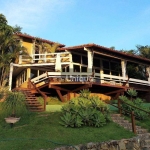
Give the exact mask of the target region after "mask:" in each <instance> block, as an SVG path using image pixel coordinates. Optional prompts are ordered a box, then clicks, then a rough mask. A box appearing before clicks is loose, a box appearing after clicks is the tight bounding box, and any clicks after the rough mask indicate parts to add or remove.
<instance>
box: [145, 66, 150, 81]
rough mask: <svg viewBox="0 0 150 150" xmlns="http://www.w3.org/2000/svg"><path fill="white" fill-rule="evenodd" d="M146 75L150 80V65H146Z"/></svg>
mask: <svg viewBox="0 0 150 150" xmlns="http://www.w3.org/2000/svg"><path fill="white" fill-rule="evenodd" d="M146 75H147V77H148V81H149V82H150V66H148V67H146Z"/></svg>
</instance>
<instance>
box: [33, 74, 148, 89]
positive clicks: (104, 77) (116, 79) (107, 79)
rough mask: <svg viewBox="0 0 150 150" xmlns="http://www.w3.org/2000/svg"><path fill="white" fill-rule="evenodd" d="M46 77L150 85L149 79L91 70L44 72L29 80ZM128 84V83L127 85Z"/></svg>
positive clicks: (119, 84)
mask: <svg viewBox="0 0 150 150" xmlns="http://www.w3.org/2000/svg"><path fill="white" fill-rule="evenodd" d="M48 78H59V79H60V81H61V79H62V81H63V79H67V81H68V82H69V81H70V82H72V81H75V82H96V83H101V84H110V85H118V86H122V85H124V83H125V82H126V81H128V84H130V83H133V84H140V85H146V86H150V82H149V81H144V80H139V79H133V78H129V79H128V78H127V77H126V78H124V77H121V76H114V75H107V74H98V73H95V75H94V76H92V72H91V73H88V72H46V73H44V74H42V75H40V76H38V77H36V78H33V79H32V80H31V81H32V82H34V83H37V82H40V81H43V80H45V79H48ZM127 86H128V85H127Z"/></svg>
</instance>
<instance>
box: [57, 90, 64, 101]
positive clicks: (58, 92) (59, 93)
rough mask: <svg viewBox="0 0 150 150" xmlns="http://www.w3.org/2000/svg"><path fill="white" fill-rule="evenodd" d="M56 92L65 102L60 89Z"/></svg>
mask: <svg viewBox="0 0 150 150" xmlns="http://www.w3.org/2000/svg"><path fill="white" fill-rule="evenodd" d="M56 92H57V94H58V96H59V98H60V100H61V101H62V102H64V98H63V96H62V94H61V92H60V90H57V89H56Z"/></svg>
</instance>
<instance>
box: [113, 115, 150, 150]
mask: <svg viewBox="0 0 150 150" xmlns="http://www.w3.org/2000/svg"><path fill="white" fill-rule="evenodd" d="M111 118H112V121H113V122H115V123H117V124H119V125H120V126H122V127H124V128H125V129H127V130H130V131H132V123H130V122H129V121H128V120H125V119H124V118H123V117H122V116H121V115H120V114H111ZM136 133H137V137H139V138H141V139H142V141H143V142H142V143H141V147H142V148H141V150H150V133H149V132H148V130H147V129H143V128H142V127H140V126H136Z"/></svg>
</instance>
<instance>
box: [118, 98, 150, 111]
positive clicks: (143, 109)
mask: <svg viewBox="0 0 150 150" xmlns="http://www.w3.org/2000/svg"><path fill="white" fill-rule="evenodd" d="M118 100H120V101H121V102H123V103H125V104H127V105H129V106H132V107H134V108H136V109H139V110H141V111H144V112H146V113H148V114H150V112H148V111H146V110H144V109H141V108H139V107H136V106H134V105H130V104H128V103H127V102H124V101H123V100H121V99H118Z"/></svg>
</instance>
